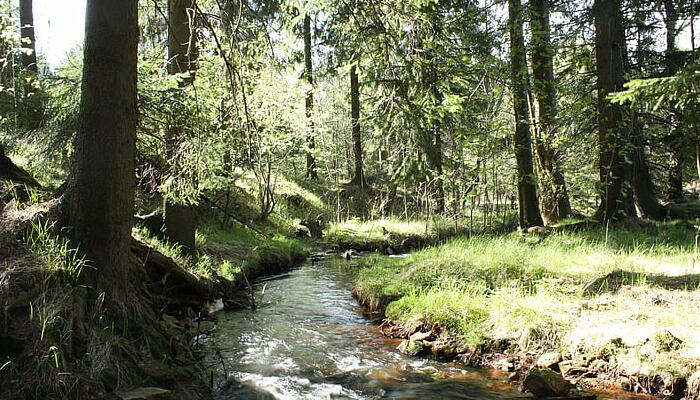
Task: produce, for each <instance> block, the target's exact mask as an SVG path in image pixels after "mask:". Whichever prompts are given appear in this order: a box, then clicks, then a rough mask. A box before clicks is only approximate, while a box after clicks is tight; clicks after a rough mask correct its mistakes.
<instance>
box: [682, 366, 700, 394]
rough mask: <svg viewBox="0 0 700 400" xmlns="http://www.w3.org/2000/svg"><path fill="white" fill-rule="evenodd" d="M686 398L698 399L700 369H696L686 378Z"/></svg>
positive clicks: (699, 392)
mask: <svg viewBox="0 0 700 400" xmlns="http://www.w3.org/2000/svg"><path fill="white" fill-rule="evenodd" d="M685 398H686V400H700V371H697V372H696V373H694V374H693V375H691V376H690V378H688V392H687V393H686V396H685Z"/></svg>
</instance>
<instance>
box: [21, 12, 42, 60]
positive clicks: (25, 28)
mask: <svg viewBox="0 0 700 400" xmlns="http://www.w3.org/2000/svg"><path fill="white" fill-rule="evenodd" d="M32 1H33V0H19V21H20V22H19V23H20V26H21V29H20V31H21V37H22V44H21V49H22V55H21V58H22V66H23V67H24V69H25V70H27V71H31V72H34V73H38V72H39V67H38V65H37V62H36V38H35V36H34V7H33V4H32Z"/></svg>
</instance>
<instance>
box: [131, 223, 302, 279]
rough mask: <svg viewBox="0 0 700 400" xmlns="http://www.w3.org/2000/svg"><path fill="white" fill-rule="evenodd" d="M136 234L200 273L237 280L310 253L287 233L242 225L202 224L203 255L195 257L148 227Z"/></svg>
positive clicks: (199, 239)
mask: <svg viewBox="0 0 700 400" xmlns="http://www.w3.org/2000/svg"><path fill="white" fill-rule="evenodd" d="M134 235H135V236H136V237H137V238H139V239H141V240H143V241H145V242H146V243H147V244H149V245H150V246H152V247H154V248H155V249H157V250H159V251H160V252H162V253H163V254H166V255H168V256H169V257H171V258H173V259H174V260H175V261H176V262H178V264H180V265H181V266H183V267H184V268H186V269H187V270H189V271H190V272H192V273H194V274H196V275H199V276H202V277H207V278H215V277H223V278H226V279H228V280H230V281H233V282H239V281H241V280H245V279H253V278H254V277H257V276H259V275H260V274H261V273H263V272H274V269H275V268H280V269H282V268H286V267H290V266H293V265H294V264H296V263H297V262H298V261H299V260H300V259H303V258H304V256H305V254H306V253H307V249H306V247H305V246H304V245H303V244H302V243H301V242H299V241H297V240H295V239H292V238H288V237H286V236H283V235H273V236H271V237H266V236H263V235H261V234H259V233H256V232H254V231H252V230H251V229H249V228H245V227H238V226H229V227H222V226H219V225H216V224H209V225H203V226H202V227H200V229H199V230H198V231H197V232H196V242H197V247H198V248H199V254H198V255H197V257H196V258H195V259H190V258H188V257H186V256H184V255H183V254H182V251H181V249H180V248H179V247H178V246H175V245H172V244H170V243H167V242H164V241H162V240H160V239H158V238H156V237H154V236H152V235H150V234H149V233H148V232H146V231H145V230H144V229H135V230H134Z"/></svg>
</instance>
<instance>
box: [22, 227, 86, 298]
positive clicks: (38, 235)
mask: <svg viewBox="0 0 700 400" xmlns="http://www.w3.org/2000/svg"><path fill="white" fill-rule="evenodd" d="M25 242H26V244H27V246H28V248H29V251H30V253H31V254H32V255H34V256H35V257H36V258H37V259H38V260H39V262H40V263H41V265H43V266H45V267H46V268H48V269H49V270H50V271H51V272H54V275H53V276H60V275H59V273H61V274H63V275H64V276H65V277H66V278H67V279H68V283H70V284H72V285H78V284H79V278H80V272H81V271H82V270H83V268H85V267H86V262H85V259H84V258H82V257H80V256H79V255H78V251H77V249H75V248H73V247H72V246H71V245H70V243H69V242H68V240H67V239H65V238H63V237H61V236H59V234H58V233H57V232H56V229H55V223H49V222H41V221H38V222H32V225H31V229H30V230H29V233H27V235H26V238H25Z"/></svg>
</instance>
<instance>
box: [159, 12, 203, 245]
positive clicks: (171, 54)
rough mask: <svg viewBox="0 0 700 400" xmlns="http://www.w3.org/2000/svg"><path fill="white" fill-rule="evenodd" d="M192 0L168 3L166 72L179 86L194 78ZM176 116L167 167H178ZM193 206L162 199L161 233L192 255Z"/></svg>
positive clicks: (169, 138) (179, 123)
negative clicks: (172, 76) (178, 77)
mask: <svg viewBox="0 0 700 400" xmlns="http://www.w3.org/2000/svg"><path fill="white" fill-rule="evenodd" d="M193 20H194V0H169V3H168V60H169V63H168V73H169V74H170V75H180V80H179V81H178V86H179V90H184V88H185V87H187V86H189V85H190V84H192V82H194V76H195V71H196V62H197V44H196V37H195V33H194V30H193ZM178 117H179V116H177V115H175V116H173V117H172V121H171V124H170V126H169V127H168V131H167V135H166V153H167V158H168V161H169V163H170V168H171V169H172V170H173V171H175V170H177V169H178V168H179V165H178V163H177V152H178V147H179V145H180V143H182V140H183V132H182V126H183V125H184V121H179V118H178ZM195 211H196V210H195V207H194V206H192V205H182V204H175V203H173V202H172V201H169V200H168V199H167V196H166V199H165V200H164V201H163V222H164V225H163V227H164V229H163V231H164V232H163V233H164V234H165V236H166V238H167V239H168V240H169V241H170V242H171V243H173V244H176V245H179V246H181V249H182V252H183V253H185V254H187V255H190V256H191V255H194V253H195V252H196V245H195V230H196V228H197V225H196V218H195Z"/></svg>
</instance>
